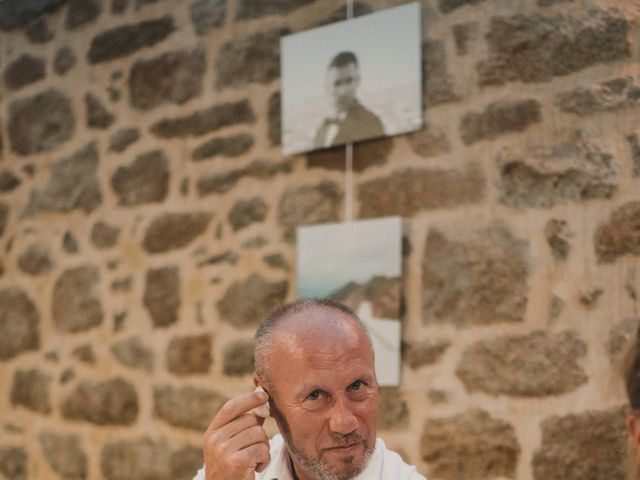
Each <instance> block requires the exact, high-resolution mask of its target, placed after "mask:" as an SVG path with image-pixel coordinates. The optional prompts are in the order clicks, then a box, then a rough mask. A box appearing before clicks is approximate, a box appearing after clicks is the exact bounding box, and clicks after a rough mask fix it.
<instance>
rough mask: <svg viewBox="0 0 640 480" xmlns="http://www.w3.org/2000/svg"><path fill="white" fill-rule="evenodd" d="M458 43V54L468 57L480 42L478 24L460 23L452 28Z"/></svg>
mask: <svg viewBox="0 0 640 480" xmlns="http://www.w3.org/2000/svg"><path fill="white" fill-rule="evenodd" d="M451 30H452V32H453V39H454V41H455V43H456V53H457V54H458V55H466V54H467V53H469V51H470V49H471V48H472V46H473V45H474V44H476V43H477V40H478V22H469V23H459V24H456V25H454V26H453V27H452V28H451Z"/></svg>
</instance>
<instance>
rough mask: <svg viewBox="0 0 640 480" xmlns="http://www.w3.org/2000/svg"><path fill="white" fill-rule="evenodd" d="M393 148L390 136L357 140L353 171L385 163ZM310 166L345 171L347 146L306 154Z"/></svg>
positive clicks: (354, 146) (354, 149)
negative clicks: (362, 140)
mask: <svg viewBox="0 0 640 480" xmlns="http://www.w3.org/2000/svg"><path fill="white" fill-rule="evenodd" d="M392 150H393V141H392V140H391V139H390V138H379V139H375V140H367V141H364V142H357V143H356V144H355V145H353V171H354V172H362V171H364V170H366V169H367V168H369V167H372V166H376V165H384V164H385V163H387V161H388V160H389V157H390V155H391V151H392ZM306 159H307V167H308V168H324V169H327V170H339V171H342V172H343V171H344V170H345V168H346V153H345V147H344V146H339V147H332V148H327V149H323V150H316V151H314V152H309V153H308V154H307V155H306Z"/></svg>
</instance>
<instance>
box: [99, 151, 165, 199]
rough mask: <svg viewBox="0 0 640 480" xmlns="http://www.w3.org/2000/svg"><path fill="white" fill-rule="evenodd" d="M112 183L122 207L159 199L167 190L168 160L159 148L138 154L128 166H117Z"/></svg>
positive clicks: (162, 197) (163, 197)
mask: <svg viewBox="0 0 640 480" xmlns="http://www.w3.org/2000/svg"><path fill="white" fill-rule="evenodd" d="M111 186H112V187H113V190H114V191H115V192H116V194H117V195H118V204H119V205H121V206H124V207H135V206H138V205H142V204H145V203H157V202H162V201H164V199H165V198H166V196H167V192H168V191H169V160H168V159H167V156H166V155H165V153H164V152H163V151H162V150H153V151H150V152H145V153H141V154H140V155H138V156H137V157H136V159H135V160H134V161H133V162H132V163H131V164H130V165H127V166H121V167H118V169H117V170H116V172H115V173H114V174H113V177H111Z"/></svg>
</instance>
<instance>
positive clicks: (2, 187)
mask: <svg viewBox="0 0 640 480" xmlns="http://www.w3.org/2000/svg"><path fill="white" fill-rule="evenodd" d="M21 183H22V180H20V177H17V176H16V175H15V174H14V173H13V172H11V171H10V170H3V171H2V173H0V193H7V192H12V191H13V190H15V189H16V188H18V187H19V186H20V184H21Z"/></svg>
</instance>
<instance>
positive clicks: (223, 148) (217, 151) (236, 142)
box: [191, 133, 253, 161]
mask: <svg viewBox="0 0 640 480" xmlns="http://www.w3.org/2000/svg"><path fill="white" fill-rule="evenodd" d="M251 147H253V137H252V136H251V135H250V134H248V133H239V134H237V135H231V136H229V137H222V138H213V139H211V140H209V141H208V142H205V143H203V144H202V145H200V146H198V147H197V148H196V149H195V150H194V151H193V154H192V155H191V158H193V159H194V160H196V161H198V160H206V159H209V158H213V157H218V156H223V157H238V156H240V155H242V154H244V153H247V152H248V151H249V150H251Z"/></svg>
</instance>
